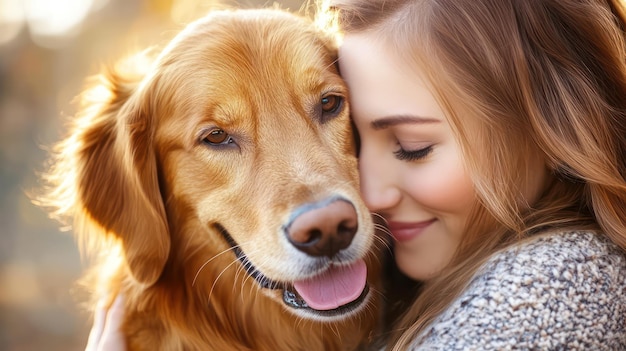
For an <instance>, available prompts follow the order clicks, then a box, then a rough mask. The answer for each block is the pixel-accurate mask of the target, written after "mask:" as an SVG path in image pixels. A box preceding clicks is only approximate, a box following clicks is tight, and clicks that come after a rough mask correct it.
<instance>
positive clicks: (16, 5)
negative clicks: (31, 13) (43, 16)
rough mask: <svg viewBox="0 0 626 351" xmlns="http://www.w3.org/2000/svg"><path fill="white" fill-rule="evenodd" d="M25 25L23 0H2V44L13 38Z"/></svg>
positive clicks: (0, 29)
mask: <svg viewBox="0 0 626 351" xmlns="http://www.w3.org/2000/svg"><path fill="white" fill-rule="evenodd" d="M23 26H24V6H23V4H22V0H0V45H2V44H5V43H8V42H10V41H11V40H13V39H14V38H15V37H16V36H17V35H18V34H19V32H20V31H21V30H22V27H23Z"/></svg>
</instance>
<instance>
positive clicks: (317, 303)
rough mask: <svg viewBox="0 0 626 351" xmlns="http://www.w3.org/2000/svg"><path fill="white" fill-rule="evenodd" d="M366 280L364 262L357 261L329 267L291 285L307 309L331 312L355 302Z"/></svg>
mask: <svg viewBox="0 0 626 351" xmlns="http://www.w3.org/2000/svg"><path fill="white" fill-rule="evenodd" d="M366 278H367V267H365V262H364V261H363V260H359V261H357V262H355V263H354V264H352V265H350V266H331V267H330V269H328V270H327V271H326V272H324V273H322V274H320V275H318V276H316V277H313V278H311V279H307V280H303V281H298V282H295V283H294V284H293V286H294V288H296V291H297V292H298V294H300V296H301V297H302V298H303V299H304V301H306V303H307V305H309V307H311V308H313V309H316V310H332V309H335V308H337V307H339V306H343V305H345V304H347V303H350V302H352V301H354V300H356V299H357V298H358V297H359V296H360V295H361V293H362V292H363V289H365V281H366Z"/></svg>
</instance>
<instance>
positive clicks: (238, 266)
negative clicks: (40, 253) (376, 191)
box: [42, 10, 381, 351]
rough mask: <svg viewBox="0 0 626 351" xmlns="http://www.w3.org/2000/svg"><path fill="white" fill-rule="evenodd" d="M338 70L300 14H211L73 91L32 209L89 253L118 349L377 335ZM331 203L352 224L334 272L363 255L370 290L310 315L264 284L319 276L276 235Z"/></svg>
mask: <svg viewBox="0 0 626 351" xmlns="http://www.w3.org/2000/svg"><path fill="white" fill-rule="evenodd" d="M335 60H336V48H335V47H334V43H333V41H332V40H331V39H330V38H328V37H326V36H324V35H323V34H322V33H321V32H318V31H317V30H316V29H315V28H314V27H313V25H312V24H311V23H310V21H308V20H306V19H302V18H299V17H297V16H295V15H292V14H288V13H286V12H283V11H282V10H235V11H216V12H213V13H211V14H209V15H208V16H207V17H205V18H202V19H200V20H198V21H196V22H194V23H192V24H190V25H189V26H187V28H185V29H184V30H183V31H182V32H181V33H180V34H179V35H177V36H176V37H175V38H174V40H172V42H171V43H170V44H169V45H168V46H167V47H166V48H165V49H164V50H163V51H162V52H160V53H159V55H158V56H157V57H156V58H155V60H153V61H150V62H146V63H140V64H138V65H136V67H139V68H142V69H143V71H144V72H141V73H137V72H136V71H135V70H134V69H135V68H136V67H135V68H132V69H128V67H126V68H124V67H121V68H120V67H118V69H115V70H111V71H110V72H108V73H106V74H104V75H102V76H101V77H100V80H99V82H98V84H96V85H95V86H94V87H93V88H92V89H90V90H89V91H87V92H85V94H84V97H83V106H82V110H81V111H82V112H81V113H80V114H79V115H78V116H77V117H76V119H75V121H74V122H73V124H72V127H71V129H70V133H69V135H68V137H67V138H66V139H65V140H63V141H62V142H61V143H60V144H59V146H58V149H57V153H56V154H55V156H54V157H53V159H52V165H51V170H50V172H49V173H48V174H47V177H46V179H47V181H48V182H49V183H50V185H51V189H50V192H49V193H48V195H47V196H46V197H44V199H43V200H42V205H43V206H48V207H53V208H55V212H56V215H57V216H59V217H69V218H71V219H72V220H73V225H74V228H73V229H74V232H75V233H76V235H77V236H78V239H79V241H80V242H81V243H83V244H84V245H85V247H86V248H87V249H86V250H87V253H88V254H89V255H91V256H96V257H101V260H99V264H97V265H96V266H95V267H94V275H93V277H92V278H93V279H91V280H88V282H89V283H88V284H89V285H90V286H89V288H90V289H91V290H92V291H93V292H94V298H96V297H98V296H100V294H103V293H106V294H108V296H110V297H111V298H112V296H115V295H117V294H120V293H121V294H123V295H124V297H125V312H126V319H125V321H124V324H123V332H124V334H125V335H126V338H127V343H128V347H129V350H308V351H310V350H344V349H345V350H349V349H357V348H359V347H362V346H363V345H364V344H365V343H367V341H368V340H369V338H371V337H372V335H375V333H376V327H377V321H378V320H379V317H380V309H379V308H378V306H379V300H380V294H381V291H380V289H381V288H380V284H379V281H378V275H379V274H380V272H379V269H378V268H377V265H378V259H377V258H376V254H375V253H374V250H373V247H375V245H374V241H375V239H376V238H375V237H374V225H373V224H372V222H371V218H370V214H369V213H368V211H367V209H366V208H365V206H364V204H363V203H362V201H361V200H360V199H359V194H358V174H357V165H356V159H355V157H354V155H355V150H354V145H353V142H352V137H351V134H350V133H351V127H350V121H349V113H348V106H347V101H346V99H347V89H346V86H345V85H344V83H343V81H342V80H341V78H340V76H339V75H338V72H337V69H336V66H335ZM324 98H330V100H323V99H324ZM337 98H339V99H340V100H335V99H337ZM341 99H343V100H344V102H343V104H342V105H341V106H339V108H338V109H336V110H333V108H334V107H336V106H334V105H333V102H336V101H341ZM329 101H330V102H329ZM324 104H326V105H324ZM328 104H330V106H327V105H328ZM327 107H330V108H327ZM327 110H329V111H330V112H329V111H327ZM211 142H213V144H211ZM334 197H340V198H341V199H344V200H346V201H344V202H346V203H348V202H349V203H351V204H352V206H353V207H354V209H355V211H356V216H357V219H358V232H357V233H356V235H355V236H354V239H353V240H352V242H351V244H350V246H349V247H347V248H346V249H344V250H342V251H341V252H340V253H337V254H336V255H334V256H333V257H334V260H335V263H334V264H337V263H338V262H340V263H342V264H343V263H347V262H351V261H355V260H358V259H361V258H365V259H366V261H367V265H368V284H369V287H370V289H369V294H368V297H367V298H366V299H365V301H364V302H363V303H362V306H360V307H357V308H355V309H354V310H352V311H346V312H345V313H338V314H337V315H335V316H333V317H323V316H318V315H316V314H315V313H310V311H307V310H306V309H304V310H302V309H295V308H291V307H287V305H286V304H285V302H283V296H282V293H283V289H282V288H279V289H276V288H274V289H273V288H267V287H265V288H263V287H261V283H263V282H268V283H269V282H270V281H271V282H279V283H280V284H281V285H280V286H281V287H288V286H289V285H290V284H291V283H293V282H294V281H296V280H298V279H303V278H306V277H308V276H311V275H314V274H318V273H319V272H320V271H321V270H323V267H326V266H328V264H329V262H330V259H329V258H328V257H322V256H319V257H314V256H307V255H306V254H304V253H303V252H301V251H300V250H297V249H294V248H293V247H292V246H290V245H289V243H288V240H285V234H284V228H285V226H286V225H287V222H288V221H289V220H290V218H291V216H293V213H294V211H296V209H298V208H300V207H301V206H303V205H306V204H311V203H320V202H324V201H326V200H325V199H329V198H334ZM221 232H224V233H226V232H227V233H228V234H229V235H230V236H231V237H232V240H234V242H235V243H230V244H229V242H228V239H227V238H226V236H225V235H223V233H221ZM233 245H236V246H237V247H238V248H239V249H241V251H242V252H243V253H244V254H245V256H246V257H247V259H248V260H249V262H251V263H252V264H253V265H254V267H255V268H256V269H257V270H258V271H259V272H261V273H262V274H263V276H264V277H265V278H261V279H256V280H255V278H254V277H253V276H251V275H250V274H249V272H247V271H246V269H245V267H244V266H243V265H242V262H241V261H240V260H238V259H237V257H236V255H235V253H234V249H233V247H234V246H233ZM263 279H265V280H263ZM274 287H276V286H274Z"/></svg>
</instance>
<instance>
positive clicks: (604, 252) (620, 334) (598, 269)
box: [411, 232, 626, 350]
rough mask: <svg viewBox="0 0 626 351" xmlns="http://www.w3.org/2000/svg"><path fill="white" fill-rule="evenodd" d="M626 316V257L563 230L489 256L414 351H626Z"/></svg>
mask: <svg viewBox="0 0 626 351" xmlns="http://www.w3.org/2000/svg"><path fill="white" fill-rule="evenodd" d="M625 317H626V258H625V256H624V254H622V253H621V252H620V251H619V250H618V249H617V247H616V246H615V245H613V244H611V243H610V242H609V241H608V239H606V238H605V237H604V236H600V235H594V234H592V233H585V232H572V233H562V234H557V235H553V236H543V237H538V238H537V239H534V240H532V241H530V242H527V243H525V244H523V245H521V246H519V247H514V248H509V249H506V250H505V251H503V252H501V253H498V254H496V255H495V256H493V257H492V258H491V259H489V260H488V261H487V262H486V263H485V264H484V265H483V268H482V269H481V270H479V272H478V273H477V274H476V275H475V277H474V278H473V279H472V280H471V281H470V283H469V285H468V287H467V289H466V290H465V291H464V292H463V293H461V295H460V296H459V297H458V298H457V299H456V300H455V301H454V302H453V303H452V304H451V305H450V306H449V307H448V308H447V309H446V310H445V311H444V312H443V313H442V314H441V315H440V316H439V317H438V318H437V319H435V320H434V321H433V323H432V324H431V325H430V326H429V327H428V328H426V329H425V330H424V331H423V332H422V333H421V334H420V335H419V336H418V337H417V338H416V339H415V340H414V342H413V344H412V347H411V350H626V319H625Z"/></svg>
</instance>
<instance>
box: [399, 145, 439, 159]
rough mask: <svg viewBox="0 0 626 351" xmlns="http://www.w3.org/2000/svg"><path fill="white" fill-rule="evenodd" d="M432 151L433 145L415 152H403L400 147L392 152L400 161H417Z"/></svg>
mask: <svg viewBox="0 0 626 351" xmlns="http://www.w3.org/2000/svg"><path fill="white" fill-rule="evenodd" d="M432 151H433V145H429V146H427V147H424V148H421V149H417V150H405V149H403V148H402V146H400V149H399V150H397V151H394V152H393V154H394V155H395V156H396V158H397V159H398V160H400V161H409V162H410V161H418V160H421V159H423V158H425V157H426V156H428V155H429V154H430V153H431V152H432Z"/></svg>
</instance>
